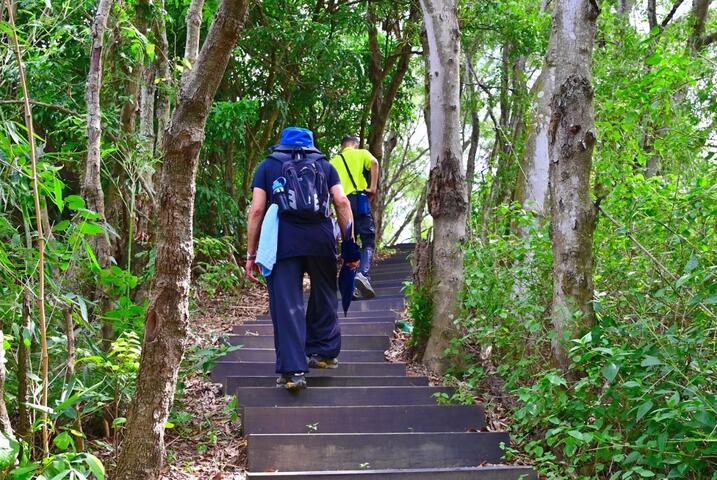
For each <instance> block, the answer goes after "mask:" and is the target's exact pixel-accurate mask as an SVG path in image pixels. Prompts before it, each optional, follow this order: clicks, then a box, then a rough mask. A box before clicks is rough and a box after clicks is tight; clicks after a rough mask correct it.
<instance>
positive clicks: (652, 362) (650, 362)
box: [640, 355, 662, 367]
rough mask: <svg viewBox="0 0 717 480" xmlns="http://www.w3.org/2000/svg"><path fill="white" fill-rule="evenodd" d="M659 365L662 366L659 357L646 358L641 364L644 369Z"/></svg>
mask: <svg viewBox="0 0 717 480" xmlns="http://www.w3.org/2000/svg"><path fill="white" fill-rule="evenodd" d="M657 365H662V360H660V359H659V358H657V357H653V356H649V355H648V356H647V357H645V359H644V360H643V361H642V363H641V364H640V366H642V367H654V366H657Z"/></svg>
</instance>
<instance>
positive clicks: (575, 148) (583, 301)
mask: <svg viewBox="0 0 717 480" xmlns="http://www.w3.org/2000/svg"><path fill="white" fill-rule="evenodd" d="M599 12H600V10H599V8H598V5H597V3H596V1H595V0H558V2H557V4H556V8H555V14H554V17H553V28H552V34H551V40H550V47H549V52H550V53H549V55H550V56H551V58H553V59H554V60H555V65H556V67H555V91H554V94H553V98H552V101H551V109H552V117H551V120H550V130H549V139H550V141H549V144H550V158H551V163H550V204H551V217H552V223H551V238H552V241H553V257H554V260H553V302H552V311H551V317H552V320H553V327H554V328H555V337H554V340H553V354H554V357H555V359H556V361H557V363H558V365H559V366H560V367H561V368H563V370H565V371H567V370H568V367H569V359H568V354H567V348H568V345H569V343H568V342H569V341H570V340H571V339H573V338H576V336H577V335H579V332H580V331H581V330H583V329H584V328H587V327H589V326H590V325H592V324H593V322H594V317H595V314H594V311H593V307H592V303H591V302H592V299H593V278H592V275H593V251H592V241H593V230H594V226H595V220H596V209H595V205H594V204H593V202H592V199H591V196H590V172H591V170H592V152H593V147H594V145H595V138H596V134H595V125H594V118H593V117H594V114H593V87H592V51H593V44H594V41H595V31H596V20H597V17H598V14H599ZM576 314H577V315H576Z"/></svg>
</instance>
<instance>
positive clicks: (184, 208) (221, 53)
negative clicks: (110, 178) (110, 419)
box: [112, 0, 247, 480]
mask: <svg viewBox="0 0 717 480" xmlns="http://www.w3.org/2000/svg"><path fill="white" fill-rule="evenodd" d="M246 10H247V2H246V1H244V0H241V1H237V0H223V1H222V3H221V5H220V7H219V9H218V11H217V13H216V15H215V17H214V21H213V23H212V26H211V28H210V30H209V33H208V35H207V39H206V41H205V43H204V46H203V48H202V50H201V52H200V54H199V56H198V57H197V61H196V62H195V66H194V68H193V69H192V71H191V73H190V74H189V75H187V77H186V78H185V80H184V81H183V82H182V87H181V90H180V92H179V95H178V99H177V107H176V109H175V111H174V113H173V114H172V119H171V122H170V125H169V128H168V129H167V132H166V135H165V139H164V144H163V151H164V166H165V168H163V169H162V179H161V184H160V191H159V202H160V204H159V211H158V215H157V217H158V227H159V228H158V229H157V232H158V235H157V256H156V260H155V270H156V276H155V279H154V287H153V289H152V297H151V300H150V304H149V308H148V310H147V315H146V324H145V336H144V345H143V347H142V356H141V360H140V368H139V373H138V375H137V392H136V394H135V398H134V400H133V401H132V403H131V404H130V407H129V412H128V415H127V434H126V436H125V440H124V442H123V443H122V446H121V450H120V454H119V458H118V461H117V468H116V470H115V473H114V475H113V477H112V478H113V479H115V480H136V479H138V478H142V479H155V478H157V477H158V476H159V472H160V469H161V467H162V464H163V461H164V457H165V453H166V452H165V445H164V426H165V424H166V422H167V418H168V417H169V412H170V409H171V406H172V403H173V401H174V392H175V388H176V383H177V373H178V371H179V366H180V363H181V361H182V357H183V355H184V350H185V342H186V337H187V329H188V320H189V318H188V317H189V285H190V280H191V272H190V269H191V265H192V258H193V249H192V217H193V213H194V195H195V189H196V187H195V179H196V174H197V163H198V159H199V152H200V149H201V146H202V142H203V140H204V128H205V125H206V120H207V116H208V115H209V110H210V108H211V104H212V100H213V98H214V94H215V93H216V90H217V88H218V86H219V83H220V82H221V79H222V76H223V74H224V71H225V70H226V67H227V64H228V63H229V58H230V55H231V52H232V50H233V49H234V46H235V44H236V41H237V39H238V37H239V32H240V30H241V28H242V26H243V22H244V17H245V14H246Z"/></svg>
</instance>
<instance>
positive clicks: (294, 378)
mask: <svg viewBox="0 0 717 480" xmlns="http://www.w3.org/2000/svg"><path fill="white" fill-rule="evenodd" d="M276 386H277V388H285V389H287V390H302V389H304V388H306V377H304V374H303V373H284V374H282V375H281V376H280V377H279V378H277V379H276Z"/></svg>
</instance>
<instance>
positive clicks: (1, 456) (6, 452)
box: [0, 432, 20, 472]
mask: <svg viewBox="0 0 717 480" xmlns="http://www.w3.org/2000/svg"><path fill="white" fill-rule="evenodd" d="M19 451H20V444H19V443H18V442H17V441H16V440H15V439H14V438H12V437H11V436H6V435H5V434H4V433H2V432H0V472H2V471H3V470H4V469H5V468H7V467H9V466H11V465H12V464H13V463H15V458H16V457H17V454H18V452H19Z"/></svg>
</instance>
